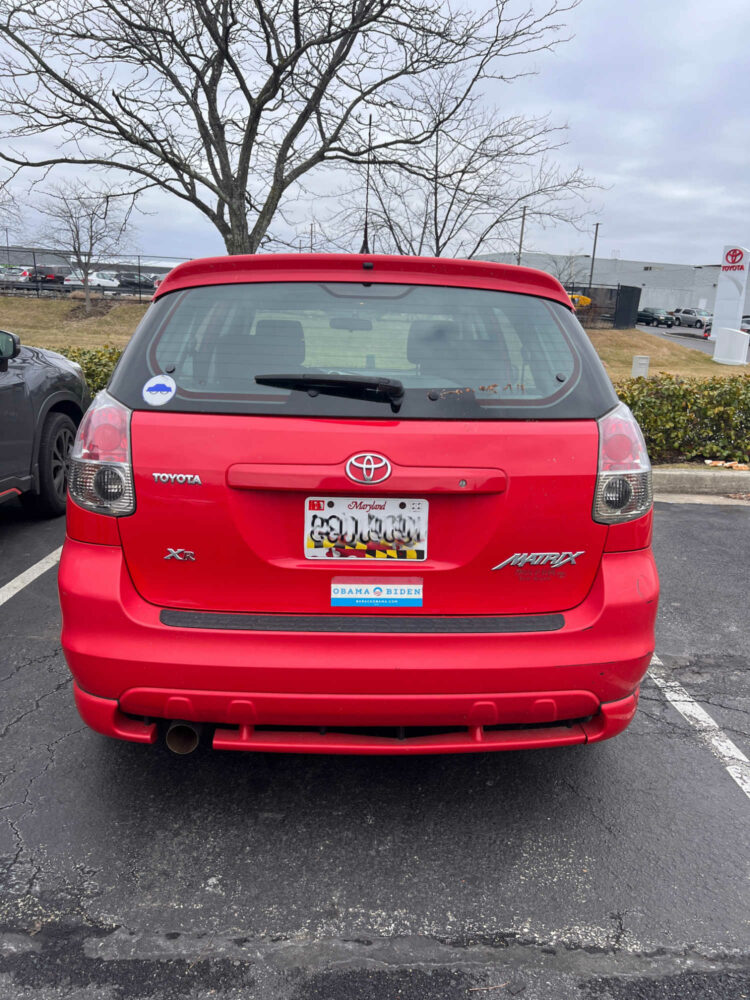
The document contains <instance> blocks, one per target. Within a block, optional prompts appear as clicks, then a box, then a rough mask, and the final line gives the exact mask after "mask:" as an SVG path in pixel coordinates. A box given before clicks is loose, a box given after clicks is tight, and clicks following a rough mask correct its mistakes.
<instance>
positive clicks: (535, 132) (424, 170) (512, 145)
mask: <svg viewBox="0 0 750 1000" xmlns="http://www.w3.org/2000/svg"><path fill="white" fill-rule="evenodd" d="M446 100H447V97H446V95H445V93H444V92H443V91H442V90H441V89H440V87H439V86H438V87H433V88H431V89H430V91H429V93H428V94H426V103H428V104H429V105H430V106H431V107H432V108H433V113H432V120H431V123H430V124H431V127H432V131H433V136H432V139H431V141H430V142H429V143H426V144H423V145H421V146H419V147H418V148H416V149H414V150H413V151H412V154H411V160H410V162H409V164H408V167H407V168H406V169H404V167H403V166H401V165H393V164H390V163H387V162H386V163H385V164H383V163H381V162H379V160H378V159H377V154H375V155H374V156H373V161H374V162H373V163H372V169H371V174H370V181H369V184H367V181H365V184H367V186H368V189H369V191H368V193H369V211H368V216H369V218H368V220H367V221H368V230H369V235H370V242H371V244H372V248H373V249H378V250H381V251H384V252H396V253H405V254H429V255H431V256H435V257H442V256H446V255H447V256H452V257H467V258H472V257H475V256H476V255H477V254H480V253H490V252H498V251H500V250H503V249H506V248H507V247H508V246H510V245H515V243H517V241H518V230H519V226H520V221H521V216H522V213H523V212H524V210H525V212H526V218H527V221H528V222H532V221H534V222H536V223H537V227H541V228H545V227H546V226H549V225H552V224H553V223H557V222H566V223H570V224H572V225H574V226H577V225H578V224H579V223H580V222H581V221H582V219H583V218H584V217H585V215H586V214H587V205H586V203H585V200H584V194H585V192H586V190H587V189H588V188H590V187H591V186H592V185H593V181H591V180H590V179H589V178H587V177H586V176H585V175H584V174H583V171H582V170H581V168H580V167H576V168H574V169H573V170H569V171H565V170H563V169H562V168H561V167H559V166H558V165H557V164H555V163H554V162H553V161H552V160H551V154H552V153H553V152H554V151H555V150H556V149H558V148H559V147H560V145H561V142H562V138H561V137H562V133H563V132H564V129H562V128H559V127H555V126H553V125H552V124H551V123H550V122H549V120H548V119H547V118H526V117H523V116H513V117H510V118H501V117H500V116H499V115H497V114H493V113H492V112H490V111H485V110H482V108H481V107H480V106H479V105H478V102H477V101H475V100H473V99H471V98H470V99H469V100H468V101H467V102H466V105H465V108H464V111H463V113H462V115H461V116H460V117H453V118H450V117H448V118H446V116H445V115H444V109H445V102H446ZM363 204H364V199H363V197H362V194H361V185H360V188H359V190H357V191H356V192H352V195H350V196H349V197H348V198H345V199H344V206H343V208H342V210H341V211H339V212H338V213H337V214H336V215H334V217H333V220H332V222H333V225H331V224H329V229H331V230H336V231H338V233H339V234H340V237H339V240H340V243H341V245H343V246H346V245H356V243H357V240H358V239H361V234H362V231H363V227H364V224H365V220H364V217H363V216H364V209H363Z"/></svg>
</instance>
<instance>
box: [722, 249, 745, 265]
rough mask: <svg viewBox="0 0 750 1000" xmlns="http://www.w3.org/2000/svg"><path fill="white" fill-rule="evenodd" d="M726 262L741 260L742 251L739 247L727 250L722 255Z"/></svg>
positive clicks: (731, 262) (732, 262) (734, 262)
mask: <svg viewBox="0 0 750 1000" xmlns="http://www.w3.org/2000/svg"><path fill="white" fill-rule="evenodd" d="M724 259H725V260H726V262H727V264H739V262H740V261H741V260H742V251H741V250H739V249H734V250H729V251H727V253H726V256H725V257H724Z"/></svg>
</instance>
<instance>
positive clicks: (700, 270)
mask: <svg viewBox="0 0 750 1000" xmlns="http://www.w3.org/2000/svg"><path fill="white" fill-rule="evenodd" d="M481 259H482V260H497V261H501V262H503V263H506V264H515V263H516V254H515V253H504V254H493V255H491V256H490V255H488V256H486V257H483V258H481ZM521 263H522V264H523V265H524V266H526V267H536V268H538V269H539V270H540V271H549V273H550V274H554V276H555V277H556V278H557V279H558V280H559V281H561V282H562V284H563V285H565V287H566V288H568V290H569V291H572V290H574V289H573V286H576V287H577V288H585V287H587V286H588V283H589V273H590V271H591V257H590V255H589V254H550V253H541V252H536V251H529V252H528V253H523V254H522V255H521ZM719 267H720V265H719V264H718V263H717V264H697V265H692V264H662V263H659V262H657V261H649V260H620V259H619V258H607V257H601V258H599V257H597V259H596V261H595V262H594V281H593V284H594V285H614V286H616V285H632V286H635V287H636V288H640V289H641V298H640V307H641V308H644V307H646V306H652V307H656V308H661V309H678V308H682V309H684V308H688V307H691V306H692V307H694V308H697V309H708V310H709V311H713V307H714V299H715V297H716V282H717V281H718V277H719ZM743 313H750V288H749V289H748V295H747V298H746V300H745V307H744V309H743Z"/></svg>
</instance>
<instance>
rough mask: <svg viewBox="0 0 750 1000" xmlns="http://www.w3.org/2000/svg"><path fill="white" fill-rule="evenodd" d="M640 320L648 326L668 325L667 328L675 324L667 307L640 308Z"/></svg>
mask: <svg viewBox="0 0 750 1000" xmlns="http://www.w3.org/2000/svg"><path fill="white" fill-rule="evenodd" d="M638 322H639V323H643V324H645V325H646V326H666V327H667V329H669V328H670V327H672V326H674V319H673V317H672V316H670V315H669V313H668V312H667V311H666V309H648V308H647V309H639V310H638Z"/></svg>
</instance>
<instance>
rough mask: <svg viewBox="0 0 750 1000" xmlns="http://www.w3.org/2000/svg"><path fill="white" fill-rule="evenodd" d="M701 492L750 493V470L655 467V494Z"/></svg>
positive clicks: (716, 493) (713, 494)
mask: <svg viewBox="0 0 750 1000" xmlns="http://www.w3.org/2000/svg"><path fill="white" fill-rule="evenodd" d="M660 493H683V494H686V493H701V494H707V495H709V496H724V495H726V494H727V493H750V472H734V471H733V470H732V469H706V468H700V467H698V468H696V470H695V471H693V470H692V469H660V468H658V466H657V467H656V468H655V469H654V494H656V495H658V494H660Z"/></svg>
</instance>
